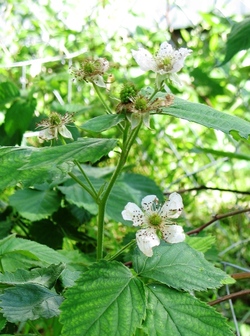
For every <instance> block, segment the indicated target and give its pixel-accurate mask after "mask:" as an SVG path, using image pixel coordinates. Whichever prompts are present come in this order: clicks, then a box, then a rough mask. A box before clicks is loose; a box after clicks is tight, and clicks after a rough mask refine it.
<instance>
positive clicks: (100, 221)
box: [97, 123, 141, 260]
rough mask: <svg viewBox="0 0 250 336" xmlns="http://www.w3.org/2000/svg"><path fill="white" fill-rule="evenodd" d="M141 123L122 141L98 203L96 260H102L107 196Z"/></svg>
mask: <svg viewBox="0 0 250 336" xmlns="http://www.w3.org/2000/svg"><path fill="white" fill-rule="evenodd" d="M140 127H141V123H140V124H139V125H138V126H137V127H136V128H135V129H134V130H133V131H132V132H131V133H130V135H129V137H128V139H124V143H123V149H122V153H121V156H120V159H119V162H118V165H117V166H116V169H115V171H114V173H113V175H112V176H111V178H110V181H109V183H108V185H107V187H106V189H105V191H104V193H103V194H102V196H101V200H100V203H99V212H98V235H97V260H99V259H102V258H103V238H104V235H103V231H104V216H105V209H106V204H107V200H108V197H109V194H110V192H111V190H112V188H113V186H114V184H115V182H116V180H117V178H118V176H119V174H120V172H121V170H122V168H123V167H124V165H125V163H126V160H127V157H128V154H129V151H130V149H131V146H132V145H133V143H134V141H135V138H136V136H137V134H138V132H139V130H140Z"/></svg>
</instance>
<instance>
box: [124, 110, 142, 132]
mask: <svg viewBox="0 0 250 336" xmlns="http://www.w3.org/2000/svg"><path fill="white" fill-rule="evenodd" d="M127 118H128V120H129V121H130V122H131V129H132V130H133V129H135V128H136V127H137V126H138V125H139V124H140V122H141V113H130V114H127Z"/></svg>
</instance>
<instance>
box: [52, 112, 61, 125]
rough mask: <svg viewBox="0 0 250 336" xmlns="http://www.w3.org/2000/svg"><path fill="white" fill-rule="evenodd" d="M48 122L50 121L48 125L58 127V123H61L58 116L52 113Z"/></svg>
mask: <svg viewBox="0 0 250 336" xmlns="http://www.w3.org/2000/svg"><path fill="white" fill-rule="evenodd" d="M49 121H50V124H51V125H52V126H57V125H60V123H61V118H60V115H59V114H58V113H56V112H52V113H51V115H50V117H49Z"/></svg>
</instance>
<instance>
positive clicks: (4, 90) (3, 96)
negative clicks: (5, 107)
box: [0, 82, 20, 105]
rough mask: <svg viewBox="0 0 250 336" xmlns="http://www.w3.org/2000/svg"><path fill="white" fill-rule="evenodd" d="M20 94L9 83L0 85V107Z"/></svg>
mask: <svg viewBox="0 0 250 336" xmlns="http://www.w3.org/2000/svg"><path fill="white" fill-rule="evenodd" d="M19 95H20V92H19V90H18V88H17V87H16V86H15V85H14V84H13V83H11V82H3V83H0V105H2V104H6V103H8V102H10V101H12V100H13V99H14V98H16V97H18V96H19Z"/></svg>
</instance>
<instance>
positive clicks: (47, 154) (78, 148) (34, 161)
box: [0, 139, 116, 189]
mask: <svg viewBox="0 0 250 336" xmlns="http://www.w3.org/2000/svg"><path fill="white" fill-rule="evenodd" d="M115 146H116V140H112V139H111V140H109V139H78V141H75V142H73V143H70V144H67V145H64V146H57V147H44V148H31V147H7V146H6V147H2V148H0V189H4V188H6V187H9V186H15V185H16V184H17V183H18V182H21V183H23V184H24V186H32V185H34V184H41V183H43V182H45V181H47V182H52V181H53V182H54V183H55V184H56V183H57V182H58V183H59V182H61V180H62V179H63V177H64V176H65V175H67V173H68V172H69V171H71V170H72V167H73V164H72V161H73V160H74V159H76V160H78V161H80V162H89V161H90V162H93V163H94V162H96V161H98V160H99V159H100V158H101V157H102V156H104V155H107V154H108V153H109V151H110V150H112V149H113V148H114V147H115ZM31 168H32V169H31Z"/></svg>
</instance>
